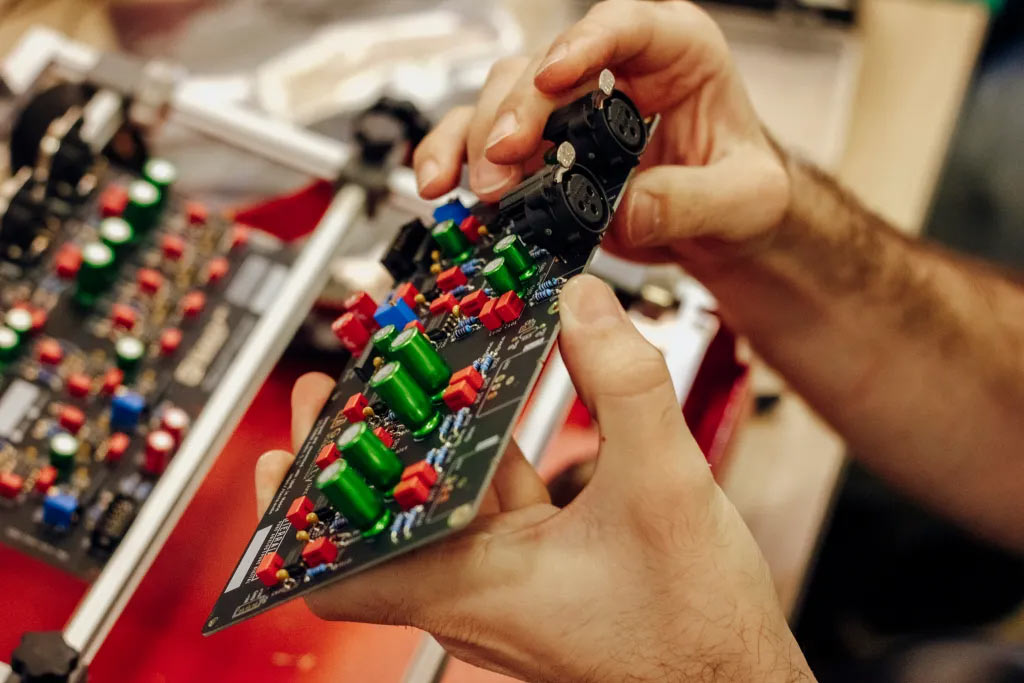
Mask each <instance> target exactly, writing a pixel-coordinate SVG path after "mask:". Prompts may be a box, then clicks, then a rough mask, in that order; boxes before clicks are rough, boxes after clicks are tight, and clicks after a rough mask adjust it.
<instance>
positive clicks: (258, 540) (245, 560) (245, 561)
mask: <svg viewBox="0 0 1024 683" xmlns="http://www.w3.org/2000/svg"><path fill="white" fill-rule="evenodd" d="M271 528H272V527H270V526H265V527H263V528H262V529H260V530H259V531H257V532H256V535H255V536H253V537H252V541H250V542H249V547H248V548H246V549H245V554H244V555H242V560H241V561H240V562H239V563H238V567H237V568H236V569H235V573H234V574H232V575H231V580H230V581H228V587H227V588H225V589H224V592H225V593H228V592H230V591H233V590H235V589H236V588H238V587H239V586H241V585H242V581H245V577H246V575H247V574H248V573H249V566H250V565H251V564H252V561H253V560H255V559H256V553H258V552H259V551H260V546H262V545H263V541H265V540H267V535H268V534H269V533H270V529H271Z"/></svg>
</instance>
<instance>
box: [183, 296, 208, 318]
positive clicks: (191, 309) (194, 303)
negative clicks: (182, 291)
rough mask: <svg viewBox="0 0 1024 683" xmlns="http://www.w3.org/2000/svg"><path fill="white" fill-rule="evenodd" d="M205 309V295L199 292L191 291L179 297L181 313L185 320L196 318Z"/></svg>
mask: <svg viewBox="0 0 1024 683" xmlns="http://www.w3.org/2000/svg"><path fill="white" fill-rule="evenodd" d="M204 308H206V295H205V294H203V293H202V292H200V291H199V290H192V291H191V292H189V293H188V294H186V295H185V296H183V297H181V313H182V315H184V316H185V317H186V318H198V317H199V314H200V313H202V312H203V309H204Z"/></svg>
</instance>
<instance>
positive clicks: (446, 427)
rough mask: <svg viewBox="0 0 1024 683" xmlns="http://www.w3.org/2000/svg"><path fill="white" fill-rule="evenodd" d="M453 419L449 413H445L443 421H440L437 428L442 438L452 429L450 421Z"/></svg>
mask: <svg viewBox="0 0 1024 683" xmlns="http://www.w3.org/2000/svg"><path fill="white" fill-rule="evenodd" d="M454 419H455V418H453V417H452V416H451V415H445V417H444V421H442V422H441V427H440V428H439V429H438V430H437V435H438V436H439V437H441V438H442V439H443V438H445V437H446V436H448V432H450V431H452V421H453V420H454Z"/></svg>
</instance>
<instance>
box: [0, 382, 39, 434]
mask: <svg viewBox="0 0 1024 683" xmlns="http://www.w3.org/2000/svg"><path fill="white" fill-rule="evenodd" d="M38 398H39V387H37V386H36V385H34V384H30V383H28V382H26V381H25V380H22V379H16V380H14V381H13V382H11V386H9V387H8V388H7V391H5V392H4V395H3V396H2V397H0V436H2V437H6V438H10V437H11V436H12V435H13V434H14V430H15V429H17V427H18V425H19V424H21V421H22V420H23V419H24V418H25V415H26V414H27V413H28V411H30V410H31V409H32V406H33V405H35V402H36V399H38Z"/></svg>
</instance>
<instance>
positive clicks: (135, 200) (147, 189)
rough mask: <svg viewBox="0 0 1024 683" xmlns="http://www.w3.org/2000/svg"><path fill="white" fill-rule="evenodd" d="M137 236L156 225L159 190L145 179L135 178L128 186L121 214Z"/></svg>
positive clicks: (158, 212) (158, 211)
mask: <svg viewBox="0 0 1024 683" xmlns="http://www.w3.org/2000/svg"><path fill="white" fill-rule="evenodd" d="M122 216H123V217H124V219H125V220H126V221H128V223H129V225H131V226H132V229H133V230H134V231H135V237H136V238H139V237H141V236H142V234H143V233H145V232H147V231H148V230H149V229H150V228H152V227H153V226H154V225H156V223H157V221H158V220H159V218H160V190H159V189H157V186H156V185H154V184H153V183H150V182H148V181H146V180H136V181H134V182H133V183H132V184H131V185H129V186H128V205H127V206H125V207H124V213H123V214H122Z"/></svg>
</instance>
